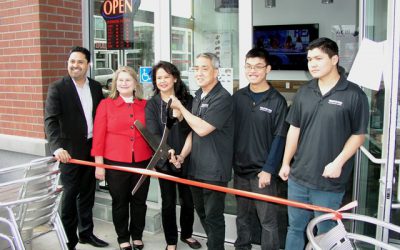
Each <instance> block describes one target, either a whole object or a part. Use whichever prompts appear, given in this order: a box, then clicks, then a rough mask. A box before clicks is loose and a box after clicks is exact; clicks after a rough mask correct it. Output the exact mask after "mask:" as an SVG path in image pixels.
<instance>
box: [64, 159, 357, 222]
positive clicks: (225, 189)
mask: <svg viewBox="0 0 400 250" xmlns="http://www.w3.org/2000/svg"><path fill="white" fill-rule="evenodd" d="M68 163H74V164H80V165H86V166H91V167H100V168H105V169H112V170H119V171H124V172H131V173H135V174H142V175H147V176H151V177H157V178H161V179H165V180H170V181H174V182H178V183H182V184H186V185H190V186H196V187H200V188H207V189H211V190H215V191H218V192H224V193H228V194H233V195H240V196H243V197H247V198H252V199H256V200H260V201H266V202H273V203H277V204H281V205H286V206H292V207H297V208H302V209H308V210H313V211H318V212H324V213H333V214H334V215H335V218H334V219H337V220H340V219H341V218H342V215H341V213H340V212H342V211H345V210H349V209H352V208H353V207H355V206H357V202H356V201H354V202H351V203H349V204H347V205H345V206H343V207H342V208H340V209H338V210H333V209H331V208H327V207H321V206H316V205H312V204H307V203H302V202H298V201H292V200H288V199H283V198H279V197H276V196H270V195H265V194H257V193H252V192H249V191H243V190H238V189H234V188H228V187H221V186H217V185H212V184H208V183H203V182H198V181H193V180H188V179H183V178H179V177H175V176H171V175H167V174H163V173H159V172H156V171H154V170H148V169H143V168H131V167H129V168H128V167H121V166H113V165H106V164H99V163H94V162H90V161H82V160H76V159H71V160H70V161H69V162H68Z"/></svg>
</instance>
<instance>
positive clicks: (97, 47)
mask: <svg viewBox="0 0 400 250" xmlns="http://www.w3.org/2000/svg"><path fill="white" fill-rule="evenodd" d="M93 1H94V2H93V6H94V8H93V13H92V16H93V20H94V27H93V28H94V34H93V35H92V36H91V37H93V40H94V41H93V43H94V50H93V54H94V55H95V57H94V62H93V65H94V69H95V70H96V69H100V68H101V69H102V68H106V69H111V70H113V71H115V70H117V69H118V67H119V66H122V65H127V66H131V67H133V68H134V69H135V70H136V71H137V72H138V71H139V67H140V66H152V65H153V64H154V48H153V46H154V41H153V40H154V38H153V37H154V12H153V7H152V6H154V5H151V4H154V2H155V1H154V0H151V1H136V2H139V3H140V5H139V6H133V7H132V8H133V9H134V11H135V7H136V8H138V9H137V10H136V12H135V14H134V16H133V19H132V18H131V19H127V18H125V17H124V18H123V19H124V21H123V22H124V24H123V25H124V26H129V30H131V31H132V33H133V34H129V35H128V36H130V37H129V38H128V39H130V41H133V45H132V46H127V47H124V48H121V49H108V46H107V42H108V41H107V32H110V31H111V29H109V28H108V24H107V22H106V20H105V19H104V18H103V16H102V14H101V8H102V4H103V3H104V2H105V0H93ZM121 3H124V1H122V2H121ZM125 9H128V7H125ZM113 32H115V31H113ZM122 32H124V34H123V36H122V37H123V39H127V38H126V35H127V34H126V33H127V32H126V31H125V30H124V29H123V31H122ZM112 36H116V35H115V34H113V35H112ZM109 38H110V37H109ZM113 39H117V38H113ZM94 72H96V71H94ZM94 76H95V78H96V75H94ZM103 86H104V87H105V88H107V85H103ZM146 87H148V86H146ZM151 91H152V90H151V89H149V88H145V95H146V96H149V95H150V94H151Z"/></svg>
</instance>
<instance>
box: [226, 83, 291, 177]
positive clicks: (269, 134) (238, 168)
mask: <svg viewBox="0 0 400 250" xmlns="http://www.w3.org/2000/svg"><path fill="white" fill-rule="evenodd" d="M233 103H234V114H235V143H234V170H235V173H236V174H240V175H254V174H257V173H259V172H260V171H261V169H262V168H263V166H264V164H265V163H266V159H267V158H268V154H269V152H270V151H271V146H272V141H273V139H274V137H275V136H281V137H286V133H287V127H288V125H287V123H286V122H285V118H286V114H287V103H286V100H285V98H284V97H283V96H282V95H281V94H280V93H279V92H278V91H277V90H276V89H275V88H273V87H272V86H271V87H270V88H269V89H268V90H267V91H265V92H264V93H263V96H262V97H261V98H260V100H258V101H257V102H254V100H253V98H252V97H251V90H250V85H248V86H247V87H246V88H242V89H240V90H239V91H237V92H236V93H235V94H234V95H233ZM273 167H274V168H275V167H276V166H273ZM268 172H270V173H275V169H270V171H268Z"/></svg>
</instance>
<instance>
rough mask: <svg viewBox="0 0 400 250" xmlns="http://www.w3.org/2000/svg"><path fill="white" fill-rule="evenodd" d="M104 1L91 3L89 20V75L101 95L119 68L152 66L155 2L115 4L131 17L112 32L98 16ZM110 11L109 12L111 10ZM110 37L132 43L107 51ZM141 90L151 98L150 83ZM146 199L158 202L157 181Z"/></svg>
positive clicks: (107, 24)
mask: <svg viewBox="0 0 400 250" xmlns="http://www.w3.org/2000/svg"><path fill="white" fill-rule="evenodd" d="M104 2H110V1H107V0H91V3H90V5H91V6H93V9H92V13H90V15H91V17H92V18H91V19H92V20H91V22H90V23H93V27H92V30H91V34H90V37H91V38H92V41H90V43H91V44H93V48H91V51H92V53H93V55H94V61H93V62H92V63H93V66H94V69H93V75H92V76H93V78H94V79H96V80H97V81H99V82H100V83H101V84H102V86H103V88H104V93H105V95H107V93H108V89H109V86H110V84H111V81H112V76H113V74H114V72H115V71H116V70H117V69H118V68H119V67H120V66H131V67H133V68H134V69H135V71H136V72H139V67H140V66H152V65H153V64H154V48H153V47H154V6H156V3H155V0H146V1H132V2H131V3H139V5H136V6H127V5H126V4H127V3H125V1H118V4H125V5H124V6H123V8H119V9H118V10H117V11H119V10H124V11H128V10H130V9H131V7H132V11H133V13H134V16H133V18H131V17H130V18H128V17H126V16H125V15H122V19H123V21H122V23H123V25H121V26H120V27H118V28H114V30H113V29H110V28H109V24H110V23H107V21H106V20H105V19H104V18H103V16H102V14H101V13H102V12H101V8H102V5H103V3H104ZM112 2H115V1H112ZM128 4H129V3H128ZM110 6H111V5H110ZM110 8H111V7H110ZM109 11H110V12H111V9H110V10H109ZM120 18H121V17H120ZM115 29H120V30H119V31H120V32H122V33H123V34H122V35H121V36H120V37H118V38H116V36H117V35H116V31H115ZM130 31H132V33H130ZM107 32H113V34H111V36H108V34H107ZM109 38H112V39H123V40H124V44H125V42H126V41H132V42H133V43H132V44H129V46H124V47H123V48H120V49H118V48H115V47H114V48H112V49H110V48H109V47H108V46H107V43H108V42H110V41H108V39H109ZM116 44H117V43H116ZM125 45H127V44H125ZM150 85H151V86H150ZM144 88H145V96H147V97H148V96H150V94H151V93H152V84H147V85H146V86H144ZM100 188H106V183H104V182H103V183H100ZM148 200H149V201H153V202H158V181H157V180H156V179H153V178H152V179H151V184H150V191H149V195H148Z"/></svg>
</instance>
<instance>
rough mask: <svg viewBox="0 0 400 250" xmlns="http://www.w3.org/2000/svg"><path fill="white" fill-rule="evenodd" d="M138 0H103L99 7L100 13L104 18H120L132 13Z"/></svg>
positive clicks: (138, 3) (136, 7)
mask: <svg viewBox="0 0 400 250" xmlns="http://www.w3.org/2000/svg"><path fill="white" fill-rule="evenodd" d="M139 5H140V0H105V1H104V2H103V5H102V7H101V15H102V16H103V18H104V19H105V20H110V19H120V18H123V16H124V15H134V14H135V13H136V11H137V9H138V7H139Z"/></svg>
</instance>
